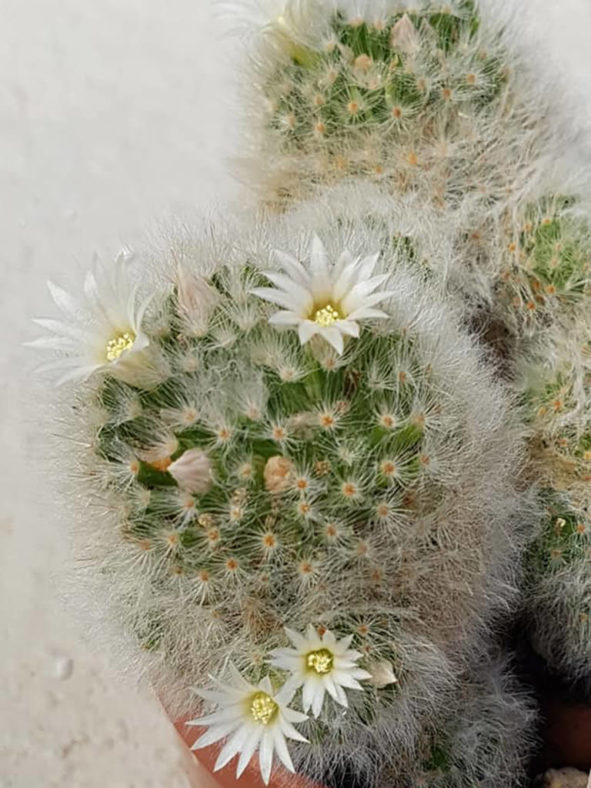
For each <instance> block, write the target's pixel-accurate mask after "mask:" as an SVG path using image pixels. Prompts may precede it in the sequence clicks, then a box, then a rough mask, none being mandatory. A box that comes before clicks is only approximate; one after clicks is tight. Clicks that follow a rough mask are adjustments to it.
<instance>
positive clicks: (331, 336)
mask: <svg viewBox="0 0 591 788" xmlns="http://www.w3.org/2000/svg"><path fill="white" fill-rule="evenodd" d="M319 333H320V335H321V336H322V337H323V338H324V339H326V341H327V342H328V343H329V344H330V345H332V347H333V348H334V349H335V350H336V352H337V353H338V354H339V356H341V355H342V353H343V349H344V343H343V335H342V334H341V332H340V331H339V330H338V328H334V326H330V327H329V328H321V329H320V332H319Z"/></svg>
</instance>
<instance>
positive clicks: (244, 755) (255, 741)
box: [236, 725, 264, 777]
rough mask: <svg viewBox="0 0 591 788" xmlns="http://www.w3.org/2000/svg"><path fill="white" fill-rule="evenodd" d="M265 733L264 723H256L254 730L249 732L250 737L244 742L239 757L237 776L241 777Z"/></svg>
mask: <svg viewBox="0 0 591 788" xmlns="http://www.w3.org/2000/svg"><path fill="white" fill-rule="evenodd" d="M263 733H264V728H263V726H262V725H254V726H253V728H252V731H251V732H250V733H249V735H248V738H247V739H246V741H245V742H244V745H243V747H242V752H241V753H240V758H239V759H238V766H237V768H236V777H240V775H241V774H242V772H243V771H244V770H245V769H246V767H247V766H248V764H249V763H250V761H251V760H252V757H253V755H254V754H255V752H256V749H257V747H258V746H259V742H260V740H261V737H262V735H263Z"/></svg>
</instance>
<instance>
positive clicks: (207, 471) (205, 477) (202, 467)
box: [168, 449, 211, 494]
mask: <svg viewBox="0 0 591 788" xmlns="http://www.w3.org/2000/svg"><path fill="white" fill-rule="evenodd" d="M168 472H169V473H170V474H171V476H172V477H173V478H174V480H175V481H176V483H177V484H178V486H179V487H180V488H181V489H182V490H185V491H186V492H189V493H196V494H202V493H205V492H207V491H208V490H209V488H210V487H211V462H210V460H209V457H208V456H207V454H206V453H205V452H204V451H201V449H189V450H188V451H186V452H185V453H184V454H182V455H181V456H180V457H179V458H178V460H175V461H174V462H173V463H172V464H171V465H170V466H169V468H168Z"/></svg>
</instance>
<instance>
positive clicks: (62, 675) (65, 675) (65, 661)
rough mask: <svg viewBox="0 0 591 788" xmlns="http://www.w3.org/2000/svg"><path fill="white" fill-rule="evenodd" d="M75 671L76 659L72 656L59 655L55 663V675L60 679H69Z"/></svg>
mask: <svg viewBox="0 0 591 788" xmlns="http://www.w3.org/2000/svg"><path fill="white" fill-rule="evenodd" d="M73 672H74V660H73V659H72V658H71V657H57V659H56V660H55V661H54V663H53V675H54V676H55V678H56V679H59V681H67V680H68V679H69V678H70V676H71V675H72V673H73Z"/></svg>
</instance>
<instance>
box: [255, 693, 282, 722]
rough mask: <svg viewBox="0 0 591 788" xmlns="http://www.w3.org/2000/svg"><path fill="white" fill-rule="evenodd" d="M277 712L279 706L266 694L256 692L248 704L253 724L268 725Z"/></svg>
mask: <svg viewBox="0 0 591 788" xmlns="http://www.w3.org/2000/svg"><path fill="white" fill-rule="evenodd" d="M278 711H279V706H278V705H277V703H275V701H274V700H273V698H272V697H271V696H270V695H267V693H266V692H257V694H256V695H254V696H253V698H252V700H251V702H250V714H251V716H252V718H253V720H254V721H255V722H258V723H260V724H261V725H269V723H271V722H273V720H274V719H275V717H276V716H277V712H278Z"/></svg>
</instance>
